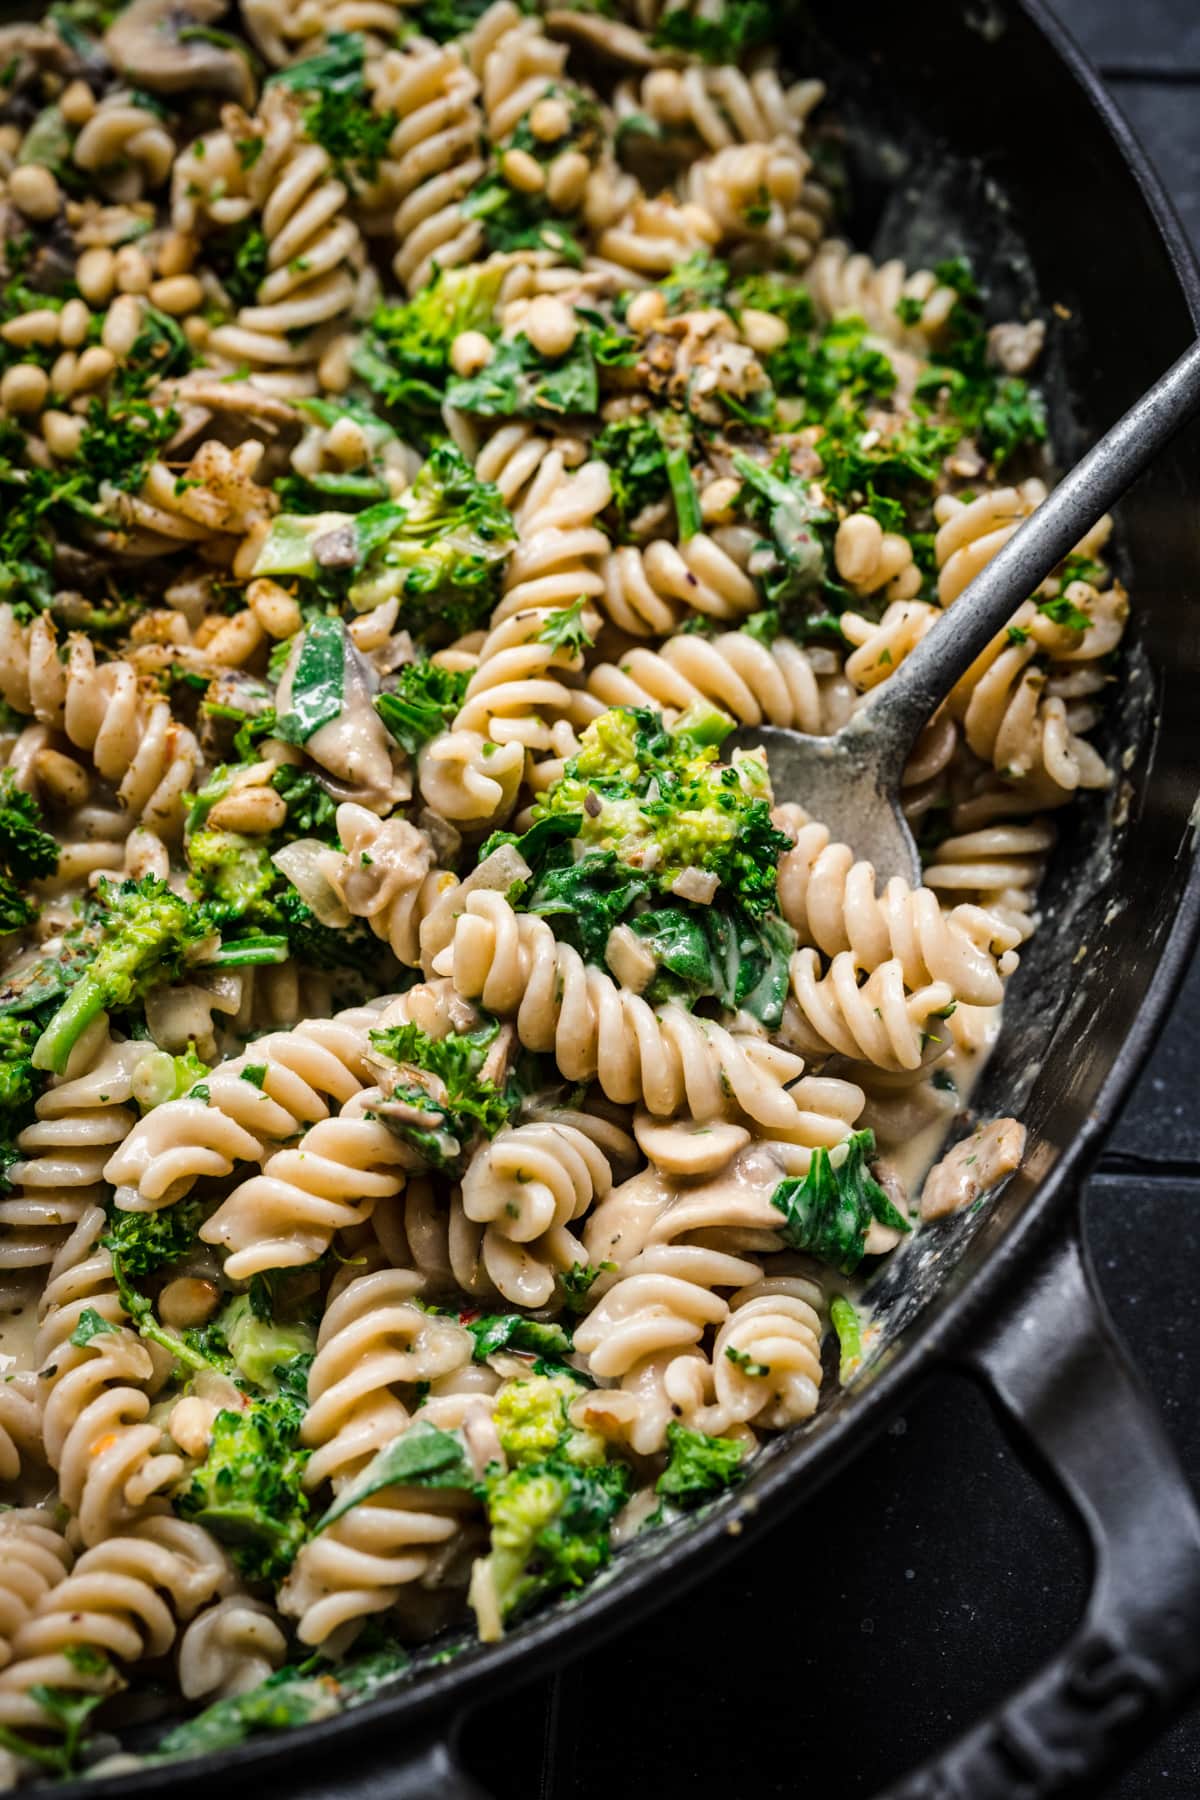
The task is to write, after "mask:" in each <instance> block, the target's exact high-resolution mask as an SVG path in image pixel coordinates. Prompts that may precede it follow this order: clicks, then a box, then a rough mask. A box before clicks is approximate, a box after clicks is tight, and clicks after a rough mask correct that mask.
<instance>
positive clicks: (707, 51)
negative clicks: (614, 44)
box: [650, 0, 778, 63]
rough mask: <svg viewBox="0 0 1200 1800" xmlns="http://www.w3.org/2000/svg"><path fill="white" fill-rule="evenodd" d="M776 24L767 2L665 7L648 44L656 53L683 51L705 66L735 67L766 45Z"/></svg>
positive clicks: (732, 0) (723, 0)
mask: <svg viewBox="0 0 1200 1800" xmlns="http://www.w3.org/2000/svg"><path fill="white" fill-rule="evenodd" d="M777 29H778V21H777V19H776V16H775V13H774V11H773V10H772V8H771V6H770V4H769V0H721V3H720V4H719V5H717V6H715V7H708V6H705V7H704V8H703V9H701V8H700V7H698V6H690V5H688V4H686V0H684V4H682V5H677V6H668V7H665V8H664V9H663V11H662V12H661V13H660V14H659V16H658V24H657V25H656V26H655V27H654V32H653V35H652V37H651V39H650V42H651V43H652V44H653V45H654V47H655V49H659V50H683V51H686V53H687V54H688V55H689V56H697V57H699V58H700V60H701V61H702V62H707V63H737V62H740V61H741V59H742V57H743V56H745V55H746V53H747V51H749V50H754V49H757V47H758V46H759V45H760V44H769V43H770V42H771V40H772V39H773V37H774V36H775V33H776V31H777Z"/></svg>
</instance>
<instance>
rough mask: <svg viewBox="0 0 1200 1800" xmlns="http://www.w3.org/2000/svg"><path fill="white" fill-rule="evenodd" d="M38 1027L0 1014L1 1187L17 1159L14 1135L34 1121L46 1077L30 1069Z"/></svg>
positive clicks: (26, 1020) (15, 1136)
mask: <svg viewBox="0 0 1200 1800" xmlns="http://www.w3.org/2000/svg"><path fill="white" fill-rule="evenodd" d="M38 1035H39V1033H38V1027H37V1025H36V1024H35V1023H34V1021H33V1020H32V1019H21V1018H14V1017H13V1016H12V1014H10V1013H0V1185H2V1186H6V1185H7V1179H6V1177H5V1176H4V1174H3V1171H6V1170H7V1169H8V1168H9V1166H10V1164H12V1163H13V1162H15V1161H16V1160H17V1158H18V1156H19V1155H20V1151H19V1150H18V1149H17V1142H16V1140H17V1134H18V1133H19V1132H20V1131H22V1130H23V1129H24V1127H25V1126H26V1125H28V1124H29V1123H30V1122H31V1120H32V1118H33V1107H34V1102H35V1101H36V1099H37V1097H38V1095H39V1094H40V1093H41V1091H42V1088H43V1087H44V1086H45V1082H46V1077H45V1075H44V1074H42V1073H41V1071H40V1070H37V1069H35V1068H34V1066H33V1047H34V1045H35V1044H36V1042H37V1040H38Z"/></svg>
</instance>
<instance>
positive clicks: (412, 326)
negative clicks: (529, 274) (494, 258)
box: [351, 262, 504, 438]
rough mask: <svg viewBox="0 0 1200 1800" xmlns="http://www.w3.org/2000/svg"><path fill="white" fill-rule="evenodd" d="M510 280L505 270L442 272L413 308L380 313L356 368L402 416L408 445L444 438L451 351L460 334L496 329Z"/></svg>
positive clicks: (481, 267) (479, 267)
mask: <svg viewBox="0 0 1200 1800" xmlns="http://www.w3.org/2000/svg"><path fill="white" fill-rule="evenodd" d="M503 278H504V268H503V265H502V264H501V263H499V262H495V263H474V264H472V265H471V266H470V267H468V268H466V269H439V270H438V271H437V272H436V274H435V275H434V278H433V280H432V281H431V282H430V283H429V284H428V286H427V287H424V288H422V289H421V291H420V292H419V293H418V294H416V295H414V297H413V298H412V299H411V300H410V301H408V302H407V304H406V305H403V306H388V305H384V306H379V307H377V308H376V309H375V312H374V314H373V315H372V318H371V323H370V326H369V328H368V330H367V332H366V334H365V336H364V337H363V340H362V342H361V343H360V345H359V347H358V349H357V350H355V352H354V355H353V357H352V358H351V366H352V368H353V369H354V372H355V374H356V375H358V376H359V377H360V379H361V380H363V381H365V382H366V384H367V386H368V387H369V388H370V389H371V390H372V392H374V393H376V394H378V395H379V397H380V398H381V399H382V400H383V402H384V404H385V405H386V406H388V407H390V408H391V409H393V411H395V412H396V413H397V414H398V415H399V421H398V422H399V423H400V425H401V428H402V429H403V431H404V435H405V436H406V437H414V436H415V437H418V438H421V437H428V436H429V435H430V433H431V432H437V431H440V429H441V426H440V421H441V409H442V399H443V396H444V394H445V389H446V382H447V380H448V379H449V375H450V346H451V345H452V344H453V342H454V340H455V338H456V337H457V336H458V335H459V333H460V332H462V331H481V330H486V329H487V328H488V327H489V326H490V325H491V324H492V317H493V313H494V310H495V305H496V299H497V296H498V294H499V292H500V283H501V281H502V280H503Z"/></svg>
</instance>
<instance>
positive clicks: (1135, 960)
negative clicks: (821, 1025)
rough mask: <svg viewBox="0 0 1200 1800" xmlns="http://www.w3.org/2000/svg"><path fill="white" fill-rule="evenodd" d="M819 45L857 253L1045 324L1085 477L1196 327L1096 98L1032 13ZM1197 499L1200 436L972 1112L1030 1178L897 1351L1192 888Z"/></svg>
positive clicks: (1125, 538) (1172, 489) (815, 66)
mask: <svg viewBox="0 0 1200 1800" xmlns="http://www.w3.org/2000/svg"><path fill="white" fill-rule="evenodd" d="M804 25H805V27H806V29H804V31H803V38H804V47H803V49H802V50H800V51H798V52H796V53H794V56H793V58H792V60H794V61H795V63H796V65H797V71H796V72H797V73H799V74H808V73H818V74H820V75H821V76H822V77H823V78H824V79H826V80H827V82H828V83H829V86H830V90H831V96H830V110H831V112H832V113H833V114H834V115H835V116H836V117H837V118H838V119H839V121H840V122H841V124H842V126H843V128H844V132H845V146H844V148H845V156H846V163H847V170H848V177H849V192H848V196H847V204H848V213H847V229H848V234H849V235H850V236H851V238H852V239H853V241H854V243H855V244H856V245H857V246H861V247H864V248H869V249H870V250H871V251H872V253H873V254H874V255H876V256H877V257H879V258H882V257H885V256H893V255H899V256H902V257H904V258H905V260H906V261H907V262H908V263H909V265H910V267H919V266H927V265H928V263H929V262H930V261H932V260H935V259H937V258H938V257H941V256H946V255H953V254H958V253H960V252H961V253H965V254H968V255H970V257H971V258H972V260H973V262H974V265H975V267H976V269H977V270H978V271H979V272H980V273H981V275H982V277H983V278H984V279H985V280H986V282H987V285H988V288H989V292H990V295H991V298H992V304H993V305H994V307H995V308H996V312H997V316H1012V315H1014V314H1015V315H1019V316H1029V314H1030V313H1031V312H1032V311H1034V310H1036V311H1037V312H1038V313H1039V314H1040V315H1041V316H1043V317H1046V318H1047V320H1048V323H1049V325H1050V328H1051V329H1050V331H1049V333H1048V346H1047V354H1046V357H1045V359H1044V362H1043V365H1042V368H1041V371H1040V375H1041V379H1042V382H1043V385H1044V387H1045V389H1046V393H1047V399H1048V403H1049V407H1050V413H1051V419H1052V429H1053V433H1054V438H1055V446H1054V447H1055V452H1056V456H1057V458H1058V461H1059V463H1060V464H1061V465H1062V466H1068V465H1069V464H1070V463H1071V462H1073V461H1075V460H1076V459H1077V458H1078V456H1079V455H1080V454H1081V453H1082V452H1083V450H1084V449H1086V447H1087V446H1088V445H1089V444H1090V443H1091V442H1092V441H1094V439H1095V438H1096V437H1098V436H1099V435H1100V434H1101V433H1102V432H1103V431H1104V430H1105V429H1106V428H1107V427H1108V426H1109V425H1110V424H1111V423H1113V421H1114V420H1115V419H1116V418H1117V417H1118V416H1119V414H1120V413H1121V412H1122V411H1124V410H1125V408H1126V407H1127V406H1128V405H1130V404H1131V403H1132V402H1133V401H1134V400H1135V399H1136V398H1137V397H1138V395H1139V394H1140V393H1141V392H1142V391H1143V390H1144V389H1145V388H1146V387H1148V386H1149V385H1150V384H1151V383H1152V382H1153V381H1154V380H1155V379H1156V378H1157V376H1158V375H1160V374H1161V373H1162V372H1163V370H1164V369H1165V367H1166V366H1167V365H1168V364H1169V363H1170V361H1171V360H1172V359H1173V358H1174V357H1175V356H1176V355H1178V354H1179V353H1180V352H1181V351H1182V350H1183V349H1184V347H1185V346H1186V344H1187V342H1188V341H1189V339H1190V338H1191V336H1192V335H1193V334H1194V330H1195V326H1194V324H1193V321H1192V319H1191V318H1190V317H1189V314H1188V310H1187V305H1186V303H1185V301H1184V299H1183V296H1182V294H1181V292H1180V288H1179V282H1178V278H1177V276H1176V274H1175V271H1174V269H1173V267H1172V262H1171V257H1170V256H1169V254H1168V253H1167V250H1166V249H1165V247H1164V244H1163V242H1162V240H1161V238H1160V237H1159V236H1158V234H1157V232H1156V230H1155V228H1154V224H1153V220H1152V218H1151V216H1150V214H1149V212H1148V210H1147V207H1146V203H1145V200H1144V199H1143V197H1142V194H1141V192H1140V189H1139V186H1138V182H1137V179H1136V177H1135V175H1134V173H1133V171H1132V170H1131V169H1130V168H1129V167H1128V166H1127V164H1126V163H1125V162H1124V161H1123V159H1122V157H1121V154H1120V151H1119V149H1118V148H1117V146H1116V145H1115V144H1114V143H1113V142H1112V140H1111V138H1110V137H1109V136H1108V134H1107V132H1105V131H1104V130H1103V129H1102V127H1101V124H1100V121H1099V119H1098V117H1097V116H1096V113H1095V111H1094V109H1093V106H1092V103H1091V101H1090V99H1089V98H1088V96H1087V94H1086V93H1085V92H1084V90H1083V89H1082V88H1081V87H1080V86H1079V85H1078V83H1077V82H1076V81H1075V79H1074V78H1073V76H1072V74H1071V73H1070V71H1069V70H1068V69H1067V68H1066V67H1064V65H1063V64H1062V63H1061V62H1059V61H1058V60H1057V59H1056V58H1054V57H1052V56H1050V55H1048V54H1047V50H1046V45H1045V42H1044V39H1043V38H1042V36H1041V33H1040V31H1039V30H1038V28H1037V26H1036V25H1035V24H1034V22H1033V20H1032V19H1031V18H1030V16H1029V15H1028V14H1027V13H1026V11H1025V10H1024V9H1023V8H1022V7H1020V6H1018V5H1016V4H997V3H993V0H965V3H962V0H960V3H958V4H949V5H947V4H942V3H939V0H914V4H910V5H909V6H906V7H904V8H897V7H894V6H891V5H888V4H886V3H882V4H881V3H877V0H866V4H860V5H858V6H856V7H854V8H853V9H848V8H845V7H844V6H839V5H837V4H830V3H828V0H826V3H822V0H815V3H814V4H813V5H812V6H811V8H810V9H809V10H808V12H807V14H806V18H805V21H804ZM1182 254H1183V255H1184V256H1186V254H1187V253H1186V251H1183V252H1182ZM1051 309H1054V310H1051ZM1064 314H1065V315H1066V316H1065V317H1064V316H1063V315H1064ZM1198 493H1200V432H1197V431H1196V430H1195V429H1193V430H1192V431H1191V432H1190V433H1188V434H1186V435H1185V436H1184V437H1183V438H1181V439H1180V440H1178V441H1177V442H1176V444H1175V445H1174V446H1173V447H1172V448H1171V450H1170V451H1169V452H1168V454H1167V455H1166V456H1165V457H1164V458H1163V459H1162V460H1161V461H1160V463H1159V464H1158V466H1157V467H1156V468H1155V469H1154V470H1152V471H1151V473H1150V474H1149V475H1147V476H1146V477H1145V478H1144V479H1143V480H1142V482H1141V483H1140V484H1139V485H1138V487H1137V488H1136V489H1135V491H1134V492H1133V493H1132V494H1130V495H1129V496H1128V497H1127V499H1126V500H1125V501H1124V503H1123V504H1122V506H1121V508H1120V509H1119V513H1118V531H1119V551H1118V566H1119V567H1120V568H1121V572H1122V574H1123V576H1124V578H1125V579H1126V581H1127V583H1128V585H1129V587H1130V590H1131V596H1132V601H1133V619H1132V627H1133V629H1132V631H1131V633H1130V634H1129V637H1128V638H1127V640H1126V642H1127V648H1126V649H1125V651H1124V653H1123V664H1122V670H1121V674H1122V678H1123V682H1122V686H1120V687H1118V688H1116V689H1114V697H1113V700H1112V702H1111V706H1110V718H1109V720H1108V723H1107V733H1106V736H1107V741H1106V742H1105V743H1104V744H1103V745H1102V747H1103V748H1104V750H1105V752H1106V755H1107V759H1108V761H1109V765H1110V767H1112V768H1113V769H1114V771H1115V773H1116V777H1117V779H1116V782H1115V785H1114V787H1113V789H1112V790H1111V792H1110V793H1108V794H1107V795H1102V796H1097V797H1094V798H1093V799H1091V800H1089V801H1088V802H1086V803H1085V804H1084V805H1082V806H1080V807H1079V808H1077V809H1075V808H1073V809H1072V812H1071V815H1070V816H1069V817H1068V818H1066V819H1060V820H1059V825H1060V843H1059V847H1058V849H1057V851H1056V854H1055V856H1054V859H1053V861H1052V864H1051V868H1050V871H1049V875H1048V878H1047V882H1046V886H1045V889H1044V923H1043V926H1042V928H1041V930H1040V931H1039V932H1038V934H1037V935H1036V936H1035V938H1034V939H1033V941H1032V943H1031V945H1030V946H1029V947H1028V948H1027V950H1026V951H1025V953H1024V955H1023V958H1022V967H1021V970H1020V972H1019V974H1018V976H1017V977H1016V979H1015V981H1014V982H1013V984H1012V986H1011V989H1010V994H1009V998H1008V1001H1007V1003H1006V1007H1005V1033H1004V1036H1003V1038H1002V1041H1001V1044H1000V1046H999V1048H998V1050H997V1053H996V1055H995V1056H994V1058H993V1059H992V1062H991V1065H990V1067H989V1069H988V1071H987V1074H986V1077H985V1079H984V1081H983V1082H982V1083H981V1086H980V1088H979V1090H978V1092H977V1095H976V1100H975V1104H976V1108H977V1111H978V1112H979V1113H980V1114H981V1115H982V1116H991V1115H996V1114H1003V1113H1006V1112H1016V1113H1017V1114H1018V1115H1019V1116H1020V1117H1021V1118H1023V1119H1024V1120H1025V1122H1026V1124H1027V1125H1028V1126H1029V1131H1030V1143H1029V1151H1028V1154H1027V1158H1026V1165H1025V1171H1024V1172H1023V1173H1022V1175H1020V1176H1018V1177H1017V1178H1015V1179H1014V1181H1013V1182H1012V1183H1010V1185H1009V1187H1008V1189H1007V1190H1006V1191H1005V1193H1004V1194H1003V1196H1002V1197H1001V1198H1000V1200H999V1201H998V1203H997V1204H996V1205H995V1206H994V1207H991V1208H984V1209H983V1210H982V1211H981V1212H979V1213H977V1214H971V1213H968V1214H966V1215H964V1216H963V1217H961V1218H960V1219H959V1220H958V1221H956V1222H955V1223H954V1224H953V1225H950V1226H948V1227H943V1228H941V1229H939V1231H938V1232H937V1233H936V1234H928V1235H927V1236H925V1237H923V1238H921V1239H919V1240H918V1243H917V1245H916V1246H915V1247H914V1250H913V1251H912V1252H911V1253H909V1254H904V1255H902V1256H899V1257H896V1258H893V1259H892V1261H891V1262H890V1263H889V1265H888V1266H887V1267H886V1269H885V1270H884V1271H883V1272H882V1274H881V1277H880V1280H879V1282H878V1284H877V1286H876V1289H875V1297H876V1299H877V1303H878V1309H879V1310H878V1317H879V1319H880V1322H881V1323H882V1325H883V1327H884V1335H885V1338H892V1337H894V1336H895V1334H896V1332H897V1331H898V1330H899V1329H900V1327H901V1326H902V1325H904V1324H905V1323H907V1322H908V1321H910V1320H911V1319H912V1318H913V1317H914V1315H915V1314H916V1313H917V1312H918V1311H920V1309H921V1308H922V1307H923V1305H924V1303H925V1302H926V1300H928V1299H929V1298H930V1297H931V1295H932V1293H933V1291H934V1289H935V1287H937V1286H938V1285H939V1283H940V1281H941V1280H942V1278H943V1277H944V1276H946V1275H947V1274H948V1273H949V1271H950V1269H951V1268H953V1269H954V1271H955V1275H954V1278H953V1285H958V1281H959V1280H960V1279H962V1278H964V1277H965V1276H966V1274H967V1273H968V1272H969V1269H970V1268H971V1267H973V1266H974V1264H975V1262H976V1261H977V1260H978V1258H980V1257H981V1256H984V1255H986V1254H987V1252H988V1249H989V1247H990V1245H991V1244H992V1243H993V1242H994V1241H995V1238H996V1237H997V1235H998V1234H999V1232H1000V1231H1002V1230H1003V1228H1004V1226H1005V1224H1006V1223H1007V1222H1008V1221H1009V1220H1010V1219H1011V1218H1012V1217H1013V1216H1015V1214H1016V1212H1017V1211H1018V1210H1019V1209H1020V1208H1021V1207H1023V1206H1024V1205H1025V1204H1026V1203H1027V1202H1028V1200H1029V1198H1030V1197H1031V1194H1032V1192H1033V1188H1034V1185H1035V1178H1036V1179H1041V1178H1042V1177H1044V1176H1045V1175H1046V1174H1047V1173H1048V1172H1049V1170H1050V1169H1051V1168H1052V1167H1053V1165H1054V1163H1055V1162H1056V1161H1057V1159H1058V1156H1059V1155H1060V1154H1061V1152H1062V1150H1063V1149H1064V1148H1066V1147H1067V1146H1068V1145H1069V1144H1070V1142H1071V1141H1072V1139H1073V1138H1074V1137H1075V1136H1076V1135H1077V1134H1078V1132H1079V1130H1080V1129H1081V1127H1082V1125H1083V1124H1084V1122H1085V1120H1086V1118H1087V1116H1088V1113H1089V1110H1090V1108H1091V1107H1092V1105H1093V1103H1094V1100H1095V1097H1096V1094H1097V1092H1098V1090H1099V1087H1100V1084H1101V1082H1102V1081H1103V1079H1104V1076H1105V1075H1106V1074H1107V1072H1108V1069H1109V1067H1110V1066H1111V1063H1112V1060H1113V1058H1114V1056H1115V1055H1116V1052H1117V1050H1118V1048H1119V1046H1120V1043H1121V1041H1122V1039H1123V1038H1124V1036H1125V1035H1126V1033H1127V1032H1128V1030H1129V1029H1130V1027H1131V1026H1132V1024H1133V1021H1134V1019H1135V1017H1136V1013H1137V1009H1138V1007H1139V1005H1140V1003H1141V1001H1142V999H1143V998H1144V996H1145V993H1146V990H1147V988H1148V986H1149V982H1150V978H1151V975H1152V973H1153V970H1154V967H1155V964H1156V961H1157V959H1158V956H1159V954H1160V952H1161V948H1162V944H1163V941H1164V938H1165V936H1166V933H1167V931H1168V930H1169V927H1170V924H1171V920H1172V916H1173V914H1174V911H1175V909H1176V907H1177V905H1178V902H1179V898H1180V895H1181V893H1182V888H1183V884H1184V882H1185V880H1186V876H1187V871H1188V864H1189V861H1190V852H1191V848H1192V831H1191V827H1190V814H1191V811H1192V808H1193V805H1194V803H1195V802H1196V799H1197V791H1198V782H1197V774H1198V773H1200V758H1198V757H1197V755H1196V750H1195V744H1196V729H1195V708H1196V704H1197V697H1198V689H1197V686H1196V683H1197V679H1198V676H1200V574H1198V569H1200V534H1198V532H1197V506H1196V496H1197V494H1198ZM1081 946H1084V947H1085V948H1084V949H1083V950H1082V952H1081ZM969 1246H970V1249H969V1253H968V1247H969ZM829 1391H830V1398H831V1403H832V1404H834V1405H836V1404H837V1401H836V1398H835V1395H836V1389H834V1388H833V1384H830V1390H829Z"/></svg>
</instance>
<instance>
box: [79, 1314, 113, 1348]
mask: <svg viewBox="0 0 1200 1800" xmlns="http://www.w3.org/2000/svg"><path fill="white" fill-rule="evenodd" d="M119 1329H120V1327H119V1326H117V1325H110V1324H109V1322H108V1320H107V1319H105V1318H103V1317H102V1316H101V1314H100V1313H98V1312H97V1311H96V1309H95V1307H93V1306H85V1307H84V1309H83V1311H82V1312H81V1313H80V1315H79V1323H78V1325H76V1327H75V1329H74V1331H73V1332H72V1333H71V1337H70V1342H71V1343H72V1344H74V1345H75V1346H76V1348H77V1349H80V1350H83V1349H85V1348H86V1347H87V1345H88V1344H90V1343H91V1341H92V1339H93V1338H94V1337H103V1336H104V1335H105V1334H106V1333H112V1332H115V1331H118V1330H119Z"/></svg>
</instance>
